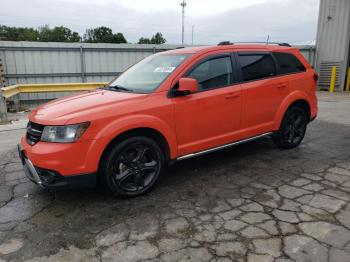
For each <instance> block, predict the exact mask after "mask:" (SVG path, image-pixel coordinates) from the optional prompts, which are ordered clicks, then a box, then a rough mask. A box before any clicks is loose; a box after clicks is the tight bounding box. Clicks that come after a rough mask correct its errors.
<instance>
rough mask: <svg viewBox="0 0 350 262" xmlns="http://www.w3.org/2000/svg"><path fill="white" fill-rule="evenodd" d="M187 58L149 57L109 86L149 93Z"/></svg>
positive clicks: (181, 56)
mask: <svg viewBox="0 0 350 262" xmlns="http://www.w3.org/2000/svg"><path fill="white" fill-rule="evenodd" d="M187 57H188V55H187V54H174V55H165V54H164V55H162V54H155V55H151V56H149V57H147V58H145V59H143V60H142V61H140V62H139V63H137V64H135V65H134V66H132V67H130V68H129V69H128V70H126V71H125V72H124V73H123V74H122V75H121V76H119V77H118V78H117V79H115V80H114V81H113V82H111V83H110V84H109V86H118V87H122V88H125V89H129V90H130V91H132V92H146V93H148V92H151V91H153V90H155V89H156V88H158V87H159V86H160V84H161V83H162V82H163V81H164V80H165V79H166V78H167V77H168V76H169V75H170V74H171V73H172V72H173V71H174V70H175V69H176V68H177V67H178V66H179V65H181V63H182V62H183V61H185V59H186V58H187Z"/></svg>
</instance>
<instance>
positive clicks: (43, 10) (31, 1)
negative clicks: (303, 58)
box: [0, 0, 319, 45]
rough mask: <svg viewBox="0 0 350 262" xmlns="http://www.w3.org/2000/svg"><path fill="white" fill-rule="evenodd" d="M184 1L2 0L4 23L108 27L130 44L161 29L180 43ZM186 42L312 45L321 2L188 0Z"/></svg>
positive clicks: (1, 21)
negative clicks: (270, 42)
mask: <svg viewBox="0 0 350 262" xmlns="http://www.w3.org/2000/svg"><path fill="white" fill-rule="evenodd" d="M181 1H182V0H0V24H4V25H8V26H18V27H39V26H42V25H45V24H48V25H50V26H51V27H54V26H61V25H62V26H65V27H69V28H70V29H72V30H74V31H77V32H79V33H80V34H81V35H83V34H84V32H85V30H86V29H87V28H93V27H98V26H107V27H110V28H112V29H113V31H114V32H122V33H123V34H124V36H125V37H126V39H127V41H128V42H131V43H135V42H137V41H138V39H139V38H140V37H151V36H152V35H154V34H155V33H156V32H161V33H162V34H163V36H164V37H165V38H166V40H167V43H169V44H180V43H181V7H180V2H181ZM186 2H187V6H186V9H185V44H192V27H193V44H195V45H196V44H197V45H203V44H216V43H218V42H220V41H232V42H239V41H242V42H244V41H266V39H267V36H268V35H269V36H270V41H275V42H289V43H292V44H309V43H312V42H313V41H314V40H315V38H316V30H317V18H318V7H319V0H186Z"/></svg>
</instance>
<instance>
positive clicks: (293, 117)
mask: <svg viewBox="0 0 350 262" xmlns="http://www.w3.org/2000/svg"><path fill="white" fill-rule="evenodd" d="M307 123H308V117H307V115H306V113H305V111H304V110H303V109H302V108H300V107H297V106H293V107H291V108H289V109H288V110H287V112H286V113H285V115H284V117H283V120H282V123H281V127H280V129H279V131H278V132H276V133H275V134H274V136H273V141H274V142H275V144H276V145H277V146H278V147H280V148H284V149H289V148H295V147H297V146H299V145H300V143H301V142H302V140H303V139H304V136H305V132H306V127H307Z"/></svg>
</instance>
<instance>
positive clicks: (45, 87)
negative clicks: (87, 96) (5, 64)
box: [0, 82, 107, 121]
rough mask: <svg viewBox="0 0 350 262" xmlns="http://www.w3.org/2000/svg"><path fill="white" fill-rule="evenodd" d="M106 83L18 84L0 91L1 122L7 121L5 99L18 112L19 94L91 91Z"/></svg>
mask: <svg viewBox="0 0 350 262" xmlns="http://www.w3.org/2000/svg"><path fill="white" fill-rule="evenodd" d="M106 84H107V82H91V83H58V84H57V83H55V84H19V85H12V86H7V87H2V88H1V89H0V117H1V121H7V105H6V99H9V98H13V100H14V104H15V109H16V111H18V110H19V102H20V101H19V95H20V94H21V93H45V92H78V91H88V90H93V89H96V88H98V87H101V86H104V85H106Z"/></svg>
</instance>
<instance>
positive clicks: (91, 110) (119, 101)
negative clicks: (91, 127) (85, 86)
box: [29, 89, 149, 125]
mask: <svg viewBox="0 0 350 262" xmlns="http://www.w3.org/2000/svg"><path fill="white" fill-rule="evenodd" d="M147 96H149V95H148V94H136V93H128V92H117V91H108V90H102V89H99V90H93V91H88V92H84V93H81V94H77V95H71V96H67V97H63V98H60V99H56V100H53V101H51V102H49V103H47V104H44V105H42V106H39V107H37V108H36V109H34V110H33V111H32V112H31V113H30V115H29V120H30V121H33V122H36V123H39V124H43V125H48V124H53V125H61V124H67V123H68V122H69V121H72V120H73V122H74V120H77V122H79V121H80V122H83V121H89V120H91V119H86V118H87V117H93V115H96V114H98V115H100V116H101V114H103V112H101V111H103V110H106V109H107V110H111V109H112V110H113V108H115V107H117V106H121V105H127V104H129V103H130V102H133V101H134V100H136V101H135V102H137V100H140V99H144V98H146V97H147ZM99 113H100V114H99Z"/></svg>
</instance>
